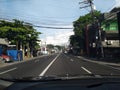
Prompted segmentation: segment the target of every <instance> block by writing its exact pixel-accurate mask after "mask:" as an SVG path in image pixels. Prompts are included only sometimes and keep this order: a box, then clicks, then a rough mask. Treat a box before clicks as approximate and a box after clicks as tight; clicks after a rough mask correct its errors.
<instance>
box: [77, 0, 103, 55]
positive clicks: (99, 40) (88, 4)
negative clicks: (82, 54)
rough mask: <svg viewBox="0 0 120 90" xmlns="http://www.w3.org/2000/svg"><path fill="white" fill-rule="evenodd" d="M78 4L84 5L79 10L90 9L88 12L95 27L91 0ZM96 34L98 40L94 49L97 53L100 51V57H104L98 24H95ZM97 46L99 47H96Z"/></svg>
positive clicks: (93, 8) (93, 7)
mask: <svg viewBox="0 0 120 90" xmlns="http://www.w3.org/2000/svg"><path fill="white" fill-rule="evenodd" d="M79 4H82V5H83V4H84V6H82V7H80V9H83V8H88V7H89V8H90V9H91V10H90V12H91V17H92V21H93V23H92V25H93V26H94V27H95V26H96V22H95V15H94V11H95V9H96V8H95V6H94V3H93V0H84V1H83V2H79ZM96 33H98V35H96V37H98V38H99V39H96V49H97V52H98V49H99V48H100V50H101V55H102V57H104V51H103V46H102V40H101V30H100V23H99V22H97V28H96ZM98 46H99V47H98Z"/></svg>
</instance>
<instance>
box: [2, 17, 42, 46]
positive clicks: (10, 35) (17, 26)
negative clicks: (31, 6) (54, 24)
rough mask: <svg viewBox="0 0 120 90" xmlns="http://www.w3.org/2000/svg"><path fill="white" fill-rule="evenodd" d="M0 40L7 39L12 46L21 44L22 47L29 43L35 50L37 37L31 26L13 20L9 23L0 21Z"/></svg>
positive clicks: (37, 33)
mask: <svg viewBox="0 0 120 90" xmlns="http://www.w3.org/2000/svg"><path fill="white" fill-rule="evenodd" d="M0 34H1V35H0V38H7V39H8V40H9V41H10V42H12V44H16V43H19V42H22V43H23V44H24V45H25V44H27V43H30V45H31V46H32V47H33V48H35V46H36V45H37V42H36V41H37V40H38V35H39V34H41V33H40V32H37V31H36V30H35V29H34V28H33V27H32V26H30V25H25V24H24V22H23V21H19V20H16V19H14V20H13V22H10V21H4V20H1V21H0Z"/></svg>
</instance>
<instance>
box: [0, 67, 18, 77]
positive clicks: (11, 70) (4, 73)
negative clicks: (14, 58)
mask: <svg viewBox="0 0 120 90" xmlns="http://www.w3.org/2000/svg"><path fill="white" fill-rule="evenodd" d="M15 69H17V68H16V67H15V68H12V69H9V70H6V71H3V72H0V75H1V74H5V73H8V72H10V71H13V70H15Z"/></svg>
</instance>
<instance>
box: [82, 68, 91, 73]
mask: <svg viewBox="0 0 120 90" xmlns="http://www.w3.org/2000/svg"><path fill="white" fill-rule="evenodd" d="M81 68H82V69H83V70H85V71H86V72H87V73H89V74H92V72H90V71H89V70H87V69H86V68H84V67H81Z"/></svg>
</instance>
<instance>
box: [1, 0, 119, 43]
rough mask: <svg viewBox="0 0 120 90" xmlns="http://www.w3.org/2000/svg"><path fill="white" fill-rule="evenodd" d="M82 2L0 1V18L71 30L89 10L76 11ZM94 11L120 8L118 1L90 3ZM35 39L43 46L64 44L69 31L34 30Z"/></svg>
mask: <svg viewBox="0 0 120 90" xmlns="http://www.w3.org/2000/svg"><path fill="white" fill-rule="evenodd" d="M81 1H83V0H0V18H5V19H14V18H16V19H19V20H23V21H25V22H30V23H32V24H34V25H39V26H50V27H68V28H73V21H75V20H77V19H78V18H79V17H80V16H82V15H85V14H86V13H88V12H89V11H90V9H88V8H86V9H80V7H82V6H84V5H82V4H79V2H81ZM94 4H95V6H96V9H97V10H100V11H102V12H108V11H110V10H111V9H112V8H113V7H115V6H116V7H118V6H120V0H94ZM35 28H36V29H37V31H39V32H42V34H41V35H40V36H39V39H41V40H42V41H43V42H46V43H47V44H55V45H61V44H66V43H68V40H69V36H70V35H73V34H74V33H73V29H48V28H37V27H35Z"/></svg>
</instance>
